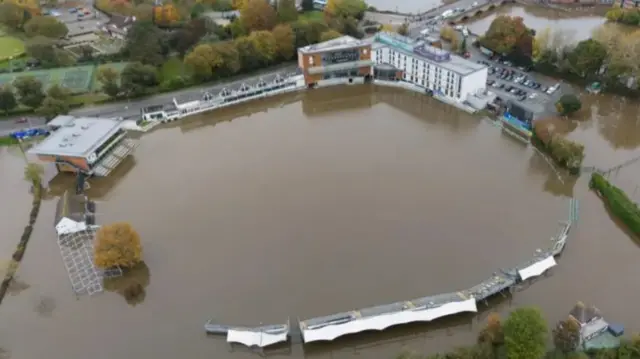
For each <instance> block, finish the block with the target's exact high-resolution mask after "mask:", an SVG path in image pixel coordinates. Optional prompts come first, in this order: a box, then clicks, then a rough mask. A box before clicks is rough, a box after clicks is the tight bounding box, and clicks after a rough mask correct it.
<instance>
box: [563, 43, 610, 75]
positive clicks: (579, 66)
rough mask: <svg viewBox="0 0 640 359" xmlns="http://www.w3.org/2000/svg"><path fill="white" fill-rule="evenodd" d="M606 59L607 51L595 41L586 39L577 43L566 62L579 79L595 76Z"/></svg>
mask: <svg viewBox="0 0 640 359" xmlns="http://www.w3.org/2000/svg"><path fill="white" fill-rule="evenodd" d="M606 57H607V49H606V48H605V47H604V45H602V44H601V43H599V42H598V41H596V40H593V39H588V40H583V41H580V42H579V43H578V45H577V46H576V47H575V48H574V49H573V51H571V53H570V54H569V57H568V60H569V64H570V65H571V67H572V69H573V72H575V73H576V74H577V75H579V76H581V77H587V76H588V75H595V74H597V73H598V71H600V68H601V67H602V65H603V64H604V60H605V59H606Z"/></svg>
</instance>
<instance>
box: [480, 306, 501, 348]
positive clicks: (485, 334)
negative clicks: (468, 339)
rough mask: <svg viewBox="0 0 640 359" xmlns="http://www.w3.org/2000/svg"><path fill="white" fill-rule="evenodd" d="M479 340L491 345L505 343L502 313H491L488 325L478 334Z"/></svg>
mask: <svg viewBox="0 0 640 359" xmlns="http://www.w3.org/2000/svg"><path fill="white" fill-rule="evenodd" d="M478 342H479V343H481V344H491V345H502V344H503V343H504V331H503V329H502V320H501V318H500V314H498V313H491V314H489V316H488V317H487V325H486V326H485V327H484V328H483V329H482V330H481V331H480V333H479V334H478Z"/></svg>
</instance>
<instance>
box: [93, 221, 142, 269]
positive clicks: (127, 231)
mask: <svg viewBox="0 0 640 359" xmlns="http://www.w3.org/2000/svg"><path fill="white" fill-rule="evenodd" d="M94 260H95V265H96V266H98V267H100V268H105V269H106V268H113V267H121V268H132V267H133V266H135V265H136V264H138V263H140V261H141V260H142V245H141V244H140V235H139V234H138V232H136V231H135V230H134V229H133V227H132V226H131V224H129V223H126V222H117V223H113V224H109V225H104V226H102V227H100V229H99V230H98V233H97V234H96V245H95V253H94Z"/></svg>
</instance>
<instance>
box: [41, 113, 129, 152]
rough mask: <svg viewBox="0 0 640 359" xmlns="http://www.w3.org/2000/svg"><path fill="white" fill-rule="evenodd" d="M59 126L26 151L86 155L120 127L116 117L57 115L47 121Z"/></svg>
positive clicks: (51, 124)
mask: <svg viewBox="0 0 640 359" xmlns="http://www.w3.org/2000/svg"><path fill="white" fill-rule="evenodd" d="M49 125H50V126H55V127H59V129H58V130H56V131H54V132H53V133H52V134H51V135H50V136H49V137H47V138H46V139H45V140H44V141H42V142H40V143H39V144H38V145H36V146H34V147H33V148H31V149H30V150H29V151H28V153H29V154H32V155H44V156H47V155H48V156H69V157H86V156H88V155H89V154H90V153H92V152H93V151H94V150H95V149H96V148H97V147H98V146H100V145H101V144H103V143H104V142H105V141H107V140H108V139H109V138H110V137H111V136H112V135H113V134H114V133H116V132H117V131H118V130H119V129H120V125H121V122H120V121H119V120H117V119H107V118H95V117H72V116H58V117H56V118H55V119H53V120H52V121H51V122H49Z"/></svg>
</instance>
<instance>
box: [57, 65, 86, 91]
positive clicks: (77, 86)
mask: <svg viewBox="0 0 640 359" xmlns="http://www.w3.org/2000/svg"><path fill="white" fill-rule="evenodd" d="M91 76H92V72H91V71H88V70H86V69H81V70H67V71H65V73H64V76H63V77H62V81H61V83H60V85H61V86H63V87H66V88H68V89H69V90H71V91H74V92H79V91H86V90H88V89H89V83H90V82H91Z"/></svg>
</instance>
